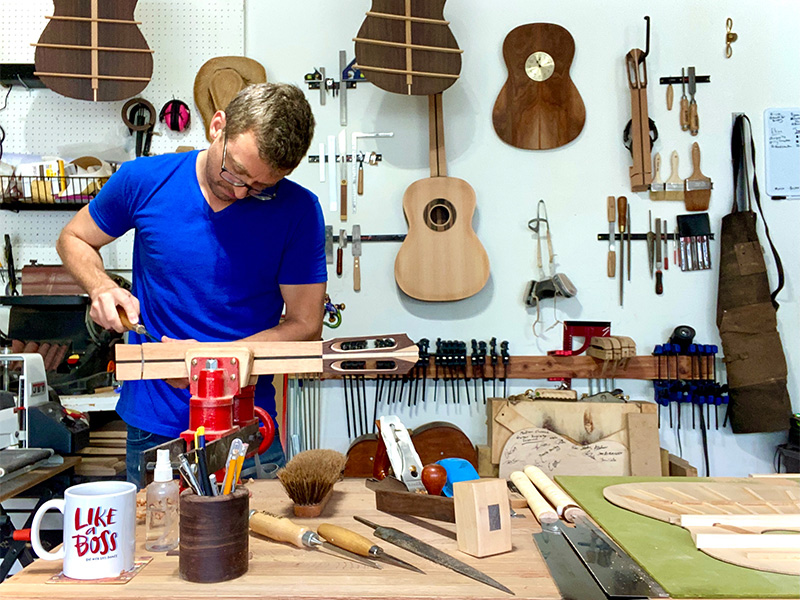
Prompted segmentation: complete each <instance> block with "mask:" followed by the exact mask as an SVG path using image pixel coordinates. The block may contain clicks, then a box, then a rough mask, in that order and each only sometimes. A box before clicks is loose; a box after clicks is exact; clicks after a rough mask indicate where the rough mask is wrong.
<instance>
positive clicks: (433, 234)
mask: <svg viewBox="0 0 800 600" xmlns="http://www.w3.org/2000/svg"><path fill="white" fill-rule="evenodd" d="M428 120H429V128H430V167H431V176H430V177H429V178H427V179H420V180H419V181H415V182H414V183H412V184H411V185H410V186H409V187H408V189H406V193H405V194H404V195H403V212H404V213H405V215H406V220H407V221H408V235H407V236H406V239H405V241H404V242H403V245H402V246H400V250H399V252H398V253H397V258H396V260H395V263H394V278H395V280H396V281H397V285H398V286H400V289H401V290H403V291H404V292H405V293H406V294H408V295H409V296H411V297H412V298H416V299H418V300H427V301H431V302H443V301H450V300H461V299H463V298H468V297H470V296H473V295H475V294H477V293H478V292H479V291H480V290H481V289H482V288H483V286H484V285H486V282H487V281H488V279H489V257H488V256H487V255H486V250H484V248H483V246H482V245H481V242H480V240H479V239H478V236H477V235H475V231H474V230H473V229H472V216H473V214H474V213H475V191H474V190H473V189H472V187H471V186H470V185H469V184H468V183H467V182H466V181H464V180H463V179H457V178H455V177H447V162H446V157H445V149H444V122H443V119H442V95H441V94H435V95H433V96H429V103H428Z"/></svg>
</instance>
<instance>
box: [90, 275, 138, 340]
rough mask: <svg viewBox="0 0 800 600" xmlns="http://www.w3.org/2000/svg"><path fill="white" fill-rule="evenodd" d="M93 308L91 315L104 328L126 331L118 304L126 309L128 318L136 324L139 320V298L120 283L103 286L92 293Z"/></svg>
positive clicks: (119, 331)
mask: <svg viewBox="0 0 800 600" xmlns="http://www.w3.org/2000/svg"><path fill="white" fill-rule="evenodd" d="M91 298H92V308H91V310H90V311H89V316H90V317H92V320H93V321H94V322H95V323H97V324H98V325H100V327H102V328H103V329H113V330H114V331H116V332H117V333H123V332H125V327H124V326H123V325H122V321H121V320H120V318H119V315H118V314H117V306H121V307H122V308H123V309H125V314H127V315H128V320H129V321H130V322H131V323H133V324H134V325H136V324H137V323H138V322H139V300H138V299H137V298H136V297H135V296H133V294H131V293H130V292H129V291H128V290H124V289H122V288H121V287H119V286H118V285H114V286H113V287H111V286H109V287H106V288H101V289H100V290H98V291H96V292H94V293H92V294H91Z"/></svg>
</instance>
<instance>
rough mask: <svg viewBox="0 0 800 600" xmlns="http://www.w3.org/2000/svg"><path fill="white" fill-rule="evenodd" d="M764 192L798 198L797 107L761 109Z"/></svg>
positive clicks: (799, 124) (799, 128)
mask: <svg viewBox="0 0 800 600" xmlns="http://www.w3.org/2000/svg"><path fill="white" fill-rule="evenodd" d="M764 148H765V155H766V158H765V163H766V166H765V170H766V175H767V194H769V195H770V196H773V197H775V198H794V199H800V108H768V109H767V110H765V111H764Z"/></svg>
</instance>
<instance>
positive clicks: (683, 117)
mask: <svg viewBox="0 0 800 600" xmlns="http://www.w3.org/2000/svg"><path fill="white" fill-rule="evenodd" d="M679 117H680V121H681V131H688V130H689V99H688V98H687V97H686V69H684V68H681V110H680V112H679Z"/></svg>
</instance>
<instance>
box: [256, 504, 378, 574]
mask: <svg viewBox="0 0 800 600" xmlns="http://www.w3.org/2000/svg"><path fill="white" fill-rule="evenodd" d="M250 529H251V530H252V531H254V532H255V533H257V534H259V535H263V536H265V537H268V538H269V539H271V540H275V541H276V542H289V543H290V544H294V545H295V546H297V547H298V548H314V549H316V550H321V549H322V548H325V549H326V550H330V551H331V552H334V553H335V554H336V555H337V556H339V557H341V558H347V559H349V560H354V561H356V562H360V563H361V564H363V565H367V566H368V567H372V568H373V569H380V568H382V567H381V566H380V565H379V564H378V563H376V562H374V561H372V560H369V559H368V558H364V557H363V556H359V555H358V554H354V553H352V552H349V551H348V550H344V549H342V548H339V547H338V546H334V545H333V544H331V543H328V542H326V541H325V540H323V539H322V538H321V537H320V536H319V535H317V534H316V533H315V532H314V531H313V530H312V529H310V528H309V527H304V526H302V525H298V524H297V523H294V522H293V521H290V520H289V519H286V518H284V517H278V516H276V515H273V514H270V513H267V512H263V511H257V510H251V511H250Z"/></svg>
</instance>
